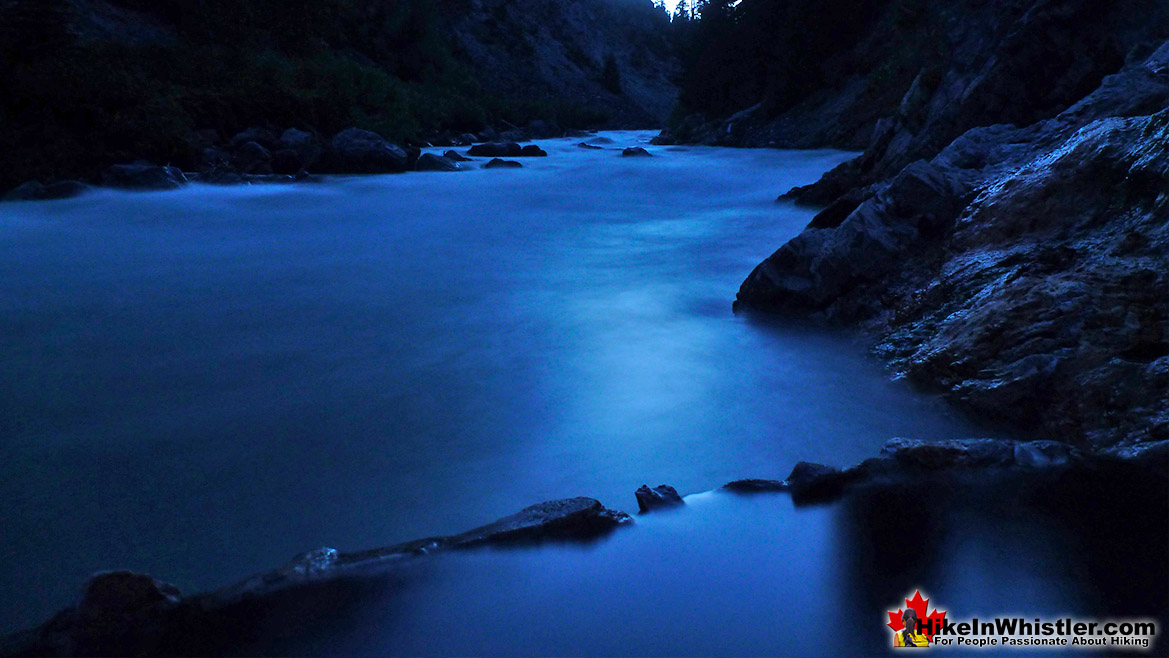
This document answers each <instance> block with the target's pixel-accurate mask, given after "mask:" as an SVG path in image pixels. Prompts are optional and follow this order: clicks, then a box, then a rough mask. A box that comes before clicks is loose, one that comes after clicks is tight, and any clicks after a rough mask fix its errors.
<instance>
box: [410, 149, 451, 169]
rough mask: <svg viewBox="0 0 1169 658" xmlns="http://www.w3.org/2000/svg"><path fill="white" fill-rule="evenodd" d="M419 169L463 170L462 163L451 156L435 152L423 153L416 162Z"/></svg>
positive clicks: (415, 167)
mask: <svg viewBox="0 0 1169 658" xmlns="http://www.w3.org/2000/svg"><path fill="white" fill-rule="evenodd" d="M414 169H415V170H417V171H463V167H462V165H460V164H459V163H458V162H455V161H454V160H451V159H450V158H447V157H445V156H441V155H434V154H433V153H423V154H422V155H420V156H418V161H417V162H415V163H414Z"/></svg>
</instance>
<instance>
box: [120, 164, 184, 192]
mask: <svg viewBox="0 0 1169 658" xmlns="http://www.w3.org/2000/svg"><path fill="white" fill-rule="evenodd" d="M102 184H103V185H105V186H106V187H113V188H117V189H121V190H140V191H150V190H175V189H178V188H180V187H182V186H183V185H186V184H187V177H186V176H185V175H183V172H182V171H180V170H179V169H178V168H177V167H164V166H158V165H152V164H147V163H135V164H124V165H114V166H112V167H110V168H109V169H106V170H105V172H104V173H103V174H102Z"/></svg>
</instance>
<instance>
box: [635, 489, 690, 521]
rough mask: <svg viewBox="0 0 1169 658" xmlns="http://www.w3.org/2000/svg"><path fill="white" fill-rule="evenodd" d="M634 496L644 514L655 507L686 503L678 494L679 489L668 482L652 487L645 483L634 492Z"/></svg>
mask: <svg viewBox="0 0 1169 658" xmlns="http://www.w3.org/2000/svg"><path fill="white" fill-rule="evenodd" d="M634 496H635V497H636V498H637V507H638V509H639V510H640V511H641V513H642V514H645V513H646V512H652V511H653V510H655V509H662V508H666V507H676V506H678V505H685V504H686V503H685V501H683V500H682V497H681V496H679V495H678V491H677V490H676V489H674V487H671V486H670V485H668V484H659V485H658V486H656V487H653V488H652V489H651V488H650V487H649V485H646V484H643V485H641V487H640V488H638V490H637V491H636V492H634Z"/></svg>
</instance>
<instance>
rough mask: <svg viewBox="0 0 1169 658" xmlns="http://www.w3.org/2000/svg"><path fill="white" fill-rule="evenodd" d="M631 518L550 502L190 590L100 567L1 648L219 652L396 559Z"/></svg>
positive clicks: (328, 612)
mask: <svg viewBox="0 0 1169 658" xmlns="http://www.w3.org/2000/svg"><path fill="white" fill-rule="evenodd" d="M631 522H632V519H631V518H630V517H629V515H628V514H625V513H624V512H618V511H614V510H610V509H606V508H605V507H604V506H602V505H601V503H599V502H598V501H596V500H594V499H592V498H568V499H565V500H555V501H549V502H546V503H541V504H539V505H532V506H531V507H527V508H525V509H523V510H521V511H520V512H518V513H516V514H513V515H511V516H508V517H505V518H503V519H500V520H498V521H496V522H494V523H491V524H488V525H485V526H483V527H481V528H476V529H474V530H471V531H468V532H465V533H462V534H459V535H454V536H451V537H436V538H431V539H424V540H419V541H416V542H409V543H406V544H401V545H398V546H392V547H389V548H383V549H377V550H372V551H365V552H361V553H349V554H346V553H339V552H338V551H336V550H335V549H332V548H320V549H316V550H313V551H309V552H307V553H303V554H301V555H298V556H297V557H295V558H293V559H292V561H290V562H289V563H288V564H286V565H284V566H283V567H280V568H279V569H276V570H274V571H271V572H268V573H264V574H260V575H257V576H255V577H252V578H249V579H247V580H245V581H243V582H241V583H239V584H237V585H233V586H231V587H226V588H224V589H221V590H217V591H214V592H210V593H206V594H197V595H191V596H186V597H184V596H182V595H181V594H180V592H179V591H178V589H176V588H175V587H174V586H173V585H169V584H167V583H163V582H161V581H158V580H155V579H154V578H152V577H150V576H147V575H143V574H136V573H131V572H125V571H122V572H113V573H105V574H98V575H97V576H95V577H94V578H93V579H92V580H91V581H90V582H89V584H88V585H87V586H86V589H85V594H84V596H83V597H82V600H81V602H80V603H79V604H78V605H77V606H76V607H74V608H69V609H66V610H63V611H61V612H59V613H58V614H57V615H56V616H54V617H53V618H52V619H51V620H49V621H48V622H46V623H45V624H44V625H42V626H40V627H38V628H35V629H31V630H29V631H25V632H22V633H17V634H14V635H10V636H8V637H4V638H0V655H6V656H7V655H12V656H92V655H116V656H145V655H216V654H219V653H222V652H224V651H226V650H229V649H235V650H238V649H239V648H240V647H243V646H246V644H247V642H249V641H251V640H253V639H255V638H256V637H257V636H259V635H263V634H264V633H272V632H275V631H274V629H273V628H272V627H271V623H272V620H273V619H277V620H279V619H281V618H282V615H289V617H288V618H289V619H295V620H297V621H296V623H298V624H304V623H307V621H308V620H313V619H318V618H326V617H329V616H336V615H337V614H338V606H345V605H352V604H353V603H354V601H355V600H356V599H357V598H358V597H359V596H360V595H361V594H362V593H363V592H368V591H372V590H376V589H377V588H378V587H384V586H385V584H384V583H385V580H384V578H383V576H384V574H385V569H386V568H387V567H388V566H389V565H390V564H392V563H394V562H395V561H400V560H407V559H412V558H415V557H418V556H420V555H422V554H425V553H428V552H432V551H435V550H443V549H460V548H473V547H476V546H483V545H489V544H490V545H514V544H516V543H528V542H539V541H544V540H560V541H586V540H590V539H593V538H595V537H598V536H600V535H603V534H605V533H607V532H611V531H612V530H614V529H615V528H617V527H619V526H622V525H625V524H629V523H631ZM277 623H278V624H279V623H282V622H277Z"/></svg>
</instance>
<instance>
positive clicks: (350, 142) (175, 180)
mask: <svg viewBox="0 0 1169 658" xmlns="http://www.w3.org/2000/svg"><path fill="white" fill-rule="evenodd" d="M594 135H595V132H590V131H582V130H566V129H563V128H561V127H560V126H557V125H556V124H553V123H548V122H545V121H533V122H532V123H530V124H528V125H527V126H526V127H523V128H516V127H514V126H508V127H506V129H504V130H496V129H494V128H489V129H487V130H484V131H482V132H480V133H477V134H471V133H460V134H455V133H450V132H444V133H438V134H435V135H433V136H431V138H430V139H429V140H428V141H427V142H425V143H421V144H407V145H405V146H401V145H398V144H394V143H392V142H390V141H388V140H386V139H385V138H384V137H382V136H381V135H379V134H377V133H375V132H372V131H369V130H361V129H359V128H348V129H346V130H343V131H341V132H339V133H337V134H336V135H334V136H333V137H332V138H331V139H326V138H325V137H323V136H321V135H319V134H316V133H312V132H307V131H303V130H298V129H296V128H288V129H287V130H284V131H283V132H278V131H276V130H272V129H268V128H251V129H248V130H246V131H244V132H241V133H239V134H237V135H235V136H233V137H232V138H231V139H228V140H223V139H221V138H220V137H219V135H218V134H216V133H215V132H214V131H206V132H205V133H204V134H202V136H201V138H202V139H203V140H204V145H203V166H202V168H201V169H200V170H199V171H197V172H189V171H188V172H184V171H182V170H181V169H179V168H178V167H174V166H171V165H160V164H157V163H150V162H145V161H138V162H133V163H127V164H117V165H112V166H110V167H108V168H106V169H105V171H104V172H103V174H102V176H101V180H100V182H86V181H80V180H61V181H55V182H50V183H42V182H41V181H37V180H32V181H28V182H26V183H24V184H22V185H19V186H17V187H16V188H14V189H12V190H9V191H8V192H7V193H6V194H4V195H3V196H0V201H48V200H56V199H67V198H72V197H77V196H81V195H83V194H86V193H88V192H90V191H92V190H93V189H95V187H99V186H100V187H106V188H111V189H118V190H132V191H161V190H175V189H179V188H181V187H183V186H185V185H187V184H188V183H203V184H209V185H249V184H271V183H295V182H303V181H311V180H313V177H314V176H316V175H317V174H396V173H406V172H411V171H446V172H454V171H464V170H466V169H468V168H471V167H472V166H473V164H471V163H473V162H475V161H474V159H473V158H476V157H485V158H492V160H490V161H488V162H485V163H484V164H482V165H481V166H482V168H484V169H493V168H497V167H509V166H510V167H513V168H514V167H515V166H522V165H520V163H518V162H515V161H510V160H501V159H500V158H502V157H521V158H528V157H544V156H547V155H548V154H547V153H546V152H545V151H544V150H543V149H541V148H540V147H539V146H538V145H536V144H531V143H528V144H523V145H521V143H523V142H531V141H533V140H537V139H555V138H561V137H580V138H586V139H587V138H590V137H593V136H594ZM436 147H440V148H441V147H452V148H455V147H458V148H466V149H467V150H466V151H465V153H459V152H458V151H454V150H448V151H446V152H445V153H444V154H443V155H436V154H433V153H423V152H422V149H423V148H436ZM596 148H602V147H596ZM645 155H648V154H645ZM468 156H469V157H468Z"/></svg>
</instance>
